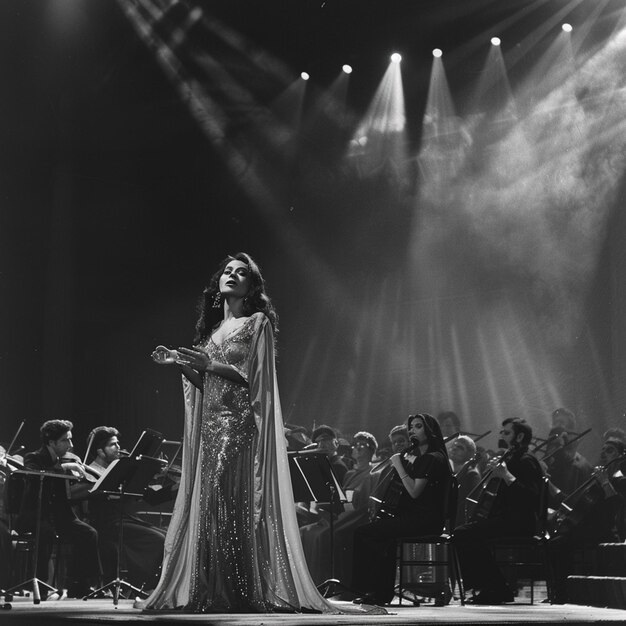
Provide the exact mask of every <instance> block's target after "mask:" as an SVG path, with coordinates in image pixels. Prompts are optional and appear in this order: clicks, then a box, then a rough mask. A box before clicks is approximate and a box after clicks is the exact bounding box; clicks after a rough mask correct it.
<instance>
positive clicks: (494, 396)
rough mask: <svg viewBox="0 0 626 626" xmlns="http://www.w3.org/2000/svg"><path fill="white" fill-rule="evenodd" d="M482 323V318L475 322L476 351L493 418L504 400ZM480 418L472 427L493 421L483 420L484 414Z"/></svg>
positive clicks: (501, 408)
mask: <svg viewBox="0 0 626 626" xmlns="http://www.w3.org/2000/svg"><path fill="white" fill-rule="evenodd" d="M483 325H484V321H483V318H479V319H478V323H477V324H476V340H477V344H478V351H479V354H480V363H481V365H482V367H481V370H480V371H481V373H482V375H483V377H484V380H485V383H486V384H487V394H488V397H489V405H490V406H489V408H490V409H491V412H490V413H491V414H490V416H491V417H493V418H497V417H498V416H500V415H502V412H503V406H504V402H503V401H502V399H501V398H500V395H499V391H498V389H499V387H498V384H497V382H496V376H495V372H494V365H493V363H494V359H493V358H492V353H491V350H490V347H488V345H487V339H486V337H485V334H486V333H485V332H483ZM485 412H486V411H485ZM480 418H482V419H480V420H478V419H476V421H475V422H474V423H473V424H472V426H473V428H477V427H479V426H482V425H487V424H490V423H493V419H491V420H485V419H484V418H485V416H484V415H481V416H480ZM478 421H480V424H479V423H476V422H478Z"/></svg>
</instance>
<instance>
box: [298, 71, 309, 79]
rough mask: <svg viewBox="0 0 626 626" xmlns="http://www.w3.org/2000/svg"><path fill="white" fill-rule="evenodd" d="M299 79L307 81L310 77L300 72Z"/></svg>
mask: <svg viewBox="0 0 626 626" xmlns="http://www.w3.org/2000/svg"><path fill="white" fill-rule="evenodd" d="M300 78H302V80H309V78H310V76H309V75H308V74H307V73H306V72H302V74H300Z"/></svg>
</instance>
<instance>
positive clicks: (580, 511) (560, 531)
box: [548, 438, 626, 604]
mask: <svg viewBox="0 0 626 626" xmlns="http://www.w3.org/2000/svg"><path fill="white" fill-rule="evenodd" d="M625 452H626V445H625V444H624V442H623V441H621V440H619V439H613V438H608V439H607V440H605V441H604V443H603V445H602V450H601V452H600V458H599V464H598V466H597V467H596V469H595V470H594V472H593V474H592V475H591V477H590V478H589V479H588V480H587V482H586V483H584V484H583V485H581V486H579V488H578V489H577V490H576V491H575V492H573V493H572V494H570V496H569V497H568V498H566V499H565V501H564V503H563V504H562V505H561V506H560V507H559V508H558V509H557V511H556V513H555V515H554V519H553V520H552V528H551V537H550V541H549V542H548V547H549V551H548V554H549V559H550V566H551V572H552V575H553V580H552V598H551V600H552V602H554V603H556V604H561V603H564V602H567V601H569V600H571V599H572V598H569V597H568V595H567V577H568V575H569V574H571V573H573V571H574V554H575V550H576V548H578V547H581V546H589V545H593V544H599V543H605V542H609V543H610V542H620V541H624V497H625V496H626V482H625V481H626V478H624V474H623V473H622V471H621V469H620V460H621V459H624V458H625V457H624V454H625Z"/></svg>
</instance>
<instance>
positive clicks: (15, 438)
mask: <svg viewBox="0 0 626 626" xmlns="http://www.w3.org/2000/svg"><path fill="white" fill-rule="evenodd" d="M25 422H26V420H22V423H21V424H20V425H19V426H18V427H17V432H16V433H15V435H13V439H11V443H10V444H9V447H8V448H7V454H11V448H13V445H14V444H15V442H16V441H17V438H18V437H19V434H20V432H21V431H22V428H24V423H25Z"/></svg>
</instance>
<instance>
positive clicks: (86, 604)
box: [0, 598, 626, 626]
mask: <svg viewBox="0 0 626 626" xmlns="http://www.w3.org/2000/svg"><path fill="white" fill-rule="evenodd" d="M11 606H12V608H11V609H5V610H1V611H0V624H1V625H2V626H5V625H7V626H11V625H15V626H79V625H81V626H82V625H83V624H84V625H91V624H111V623H115V622H124V623H130V624H157V625H159V626H164V625H165V624H178V625H180V624H204V625H207V624H216V625H220V626H252V625H259V626H260V625H263V626H269V625H272V626H273V625H274V624H276V625H277V626H291V625H296V624H297V625H298V626H309V625H311V626H324V625H327V624H328V625H340V624H346V625H350V626H356V625H359V624H364V625H365V624H376V625H377V626H387V625H392V624H393V625H398V624H437V626H446V625H448V624H450V625H454V624H462V625H466V626H470V625H473V624H481V625H482V624H556V623H558V624H565V625H566V626H574V625H578V624H581V625H582V624H605V623H606V624H626V611H621V610H617V609H601V608H594V607H586V606H577V605H572V604H567V605H554V606H550V605H546V604H535V605H533V606H531V605H528V604H516V603H514V604H507V605H503V606H497V607H496V606H493V607H477V606H465V607H462V606H460V605H459V604H454V603H453V604H450V605H448V606H446V607H441V608H438V607H434V606H432V605H428V604H426V605H422V606H420V607H412V606H411V607H409V606H406V607H397V606H393V607H388V609H387V610H388V611H389V614H388V615H306V614H303V615H280V614H278V615H276V614H236V615H232V614H215V615H214V614H208V615H207V614H205V615H181V614H171V613H165V614H162V613H159V614H154V613H150V614H147V613H142V612H141V611H139V610H136V609H133V602H132V600H121V601H120V603H119V605H118V607H117V608H115V606H113V601H112V600H88V601H82V600H63V601H58V602H54V601H50V602H42V603H41V604H39V605H33V604H32V601H31V600H29V599H25V598H18V599H16V600H15V601H14V602H13V603H12V605H11Z"/></svg>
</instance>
